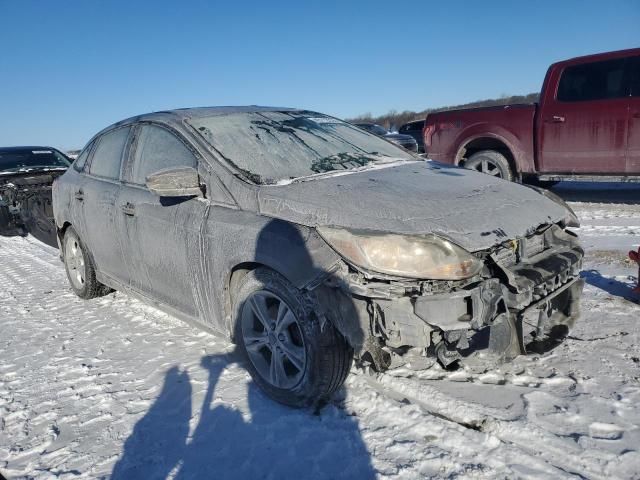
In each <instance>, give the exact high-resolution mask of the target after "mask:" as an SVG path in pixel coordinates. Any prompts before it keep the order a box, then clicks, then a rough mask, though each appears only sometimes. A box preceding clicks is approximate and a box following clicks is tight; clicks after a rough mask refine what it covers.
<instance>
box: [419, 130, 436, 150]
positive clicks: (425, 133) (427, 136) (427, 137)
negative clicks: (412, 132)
mask: <svg viewBox="0 0 640 480" xmlns="http://www.w3.org/2000/svg"><path fill="white" fill-rule="evenodd" d="M435 130H436V126H435V125H425V126H424V129H423V130H422V138H423V139H424V146H425V148H427V147H430V146H431V137H432V136H433V134H434V132H435Z"/></svg>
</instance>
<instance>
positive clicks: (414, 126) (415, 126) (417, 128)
mask: <svg viewBox="0 0 640 480" xmlns="http://www.w3.org/2000/svg"><path fill="white" fill-rule="evenodd" d="M423 129H424V120H416V121H415V122H409V123H405V124H404V125H402V126H401V127H400V128H399V129H398V133H402V134H404V135H411V136H412V137H413V138H414V139H415V141H416V143H417V144H418V152H420V153H425V151H424V137H423V136H422V130H423Z"/></svg>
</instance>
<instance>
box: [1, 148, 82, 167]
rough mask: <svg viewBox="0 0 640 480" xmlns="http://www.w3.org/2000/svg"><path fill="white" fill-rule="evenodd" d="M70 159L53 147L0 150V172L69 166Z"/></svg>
mask: <svg viewBox="0 0 640 480" xmlns="http://www.w3.org/2000/svg"><path fill="white" fill-rule="evenodd" d="M69 165H70V163H69V162H68V160H67V159H66V158H65V157H64V156H63V155H62V154H60V153H59V152H56V151H55V150H51V149H46V148H43V149H36V150H31V149H25V150H13V149H12V150H0V172H11V171H18V170H23V169H24V170H29V169H38V168H67V167H68V166H69Z"/></svg>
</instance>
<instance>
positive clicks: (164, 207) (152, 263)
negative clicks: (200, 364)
mask: <svg viewBox="0 0 640 480" xmlns="http://www.w3.org/2000/svg"><path fill="white" fill-rule="evenodd" d="M187 145H188V143H187V142H186V141H185V140H184V139H183V138H181V137H179V135H178V134H177V132H174V131H172V130H169V129H168V128H165V127H164V126H160V125H155V124H148V123H143V124H141V125H139V126H138V127H137V129H136V133H135V141H134V145H133V148H132V150H131V154H130V155H129V162H128V164H127V167H126V169H125V173H124V183H123V187H122V191H121V193H120V197H119V200H118V205H119V209H120V215H121V219H122V221H123V222H124V230H125V231H126V238H127V241H126V242H125V243H126V244H125V245H124V246H123V247H124V254H125V257H126V258H127V263H128V265H129V267H130V268H129V272H130V278H131V286H132V287H134V288H135V289H136V290H139V291H140V292H142V293H144V294H147V295H149V296H151V297H152V298H153V299H155V300H157V301H159V302H161V303H164V304H166V305H169V306H171V307H174V308H176V309H177V310H179V311H181V312H183V313H186V314H187V315H189V316H192V317H196V316H197V311H196V310H197V309H196V307H195V302H194V297H193V279H192V278H191V277H192V275H191V274H190V269H189V262H196V261H197V255H198V252H195V251H188V249H187V244H188V239H189V236H197V235H198V234H199V229H200V225H201V223H202V219H203V218H204V213H205V203H204V202H202V201H200V200H198V199H196V198H183V197H180V198H160V197H158V196H157V195H156V194H154V193H152V192H150V191H149V190H148V189H147V187H146V184H145V182H146V177H147V176H149V175H150V174H152V173H155V172H157V171H159V170H161V169H165V168H171V167H183V166H187V167H194V168H197V164H198V159H197V157H196V154H195V153H194V152H193V151H192V149H191V148H190V147H188V146H187ZM191 244H194V243H191Z"/></svg>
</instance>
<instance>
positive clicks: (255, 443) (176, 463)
mask: <svg viewBox="0 0 640 480" xmlns="http://www.w3.org/2000/svg"><path fill="white" fill-rule="evenodd" d="M237 358H238V356H237V355H236V354H235V353H233V354H230V355H210V356H205V357H202V359H201V366H202V367H203V368H205V369H206V370H207V372H208V384H207V389H206V393H205V396H204V401H203V402H202V405H201V408H200V412H199V414H197V415H194V412H192V398H191V397H192V386H191V382H190V379H189V374H188V373H187V372H186V371H180V369H179V368H178V367H172V368H170V369H169V370H168V371H167V373H166V375H165V380H164V385H163V387H162V390H161V391H160V394H159V395H158V397H157V398H156V400H155V402H154V404H153V405H152V406H151V408H149V410H148V411H147V413H146V414H145V416H144V417H143V418H142V419H141V420H139V421H138V423H137V424H136V425H135V427H134V429H133V432H132V433H131V435H130V436H129V438H128V439H127V440H126V442H125V444H124V451H123V453H122V456H121V458H120V459H119V461H118V462H117V464H116V465H115V467H114V469H113V472H112V475H111V478H112V479H114V480H117V479H128V480H129V479H161V478H167V476H169V474H171V478H175V479H205V478H224V479H235V478H237V479H249V478H278V479H286V478H297V479H300V478H318V479H323V478H359V479H368V478H374V477H375V470H374V469H373V466H372V465H371V460H370V456H369V453H368V451H367V447H366V445H365V443H364V441H363V439H362V437H361V434H360V430H359V428H358V422H357V420H356V419H355V418H354V417H352V416H349V415H348V414H347V413H346V412H345V411H344V410H343V409H341V408H339V406H336V405H331V406H328V407H325V409H323V410H322V411H321V412H320V413H319V414H317V415H312V414H311V413H310V411H309V410H295V409H292V408H288V407H284V406H281V405H279V404H277V403H275V402H274V401H272V400H270V399H269V398H267V397H266V396H265V395H264V394H263V393H262V392H261V391H260V390H259V388H258V387H257V385H256V384H255V383H253V382H250V383H249V388H248V394H247V401H248V405H249V415H246V414H245V415H243V414H242V413H241V412H240V411H239V410H237V409H235V408H232V407H231V406H229V405H228V404H223V403H219V402H216V401H215V399H216V385H217V384H218V382H219V380H220V377H221V375H222V374H223V372H224V370H225V369H226V368H227V367H228V366H229V365H230V364H232V363H235V362H236V361H237ZM248 416H250V418H247V417H248ZM192 418H194V419H198V423H197V425H196V426H195V428H194V429H193V431H192V432H191V433H190V431H191V429H190V420H191V419H192Z"/></svg>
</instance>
